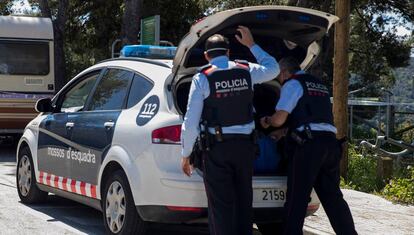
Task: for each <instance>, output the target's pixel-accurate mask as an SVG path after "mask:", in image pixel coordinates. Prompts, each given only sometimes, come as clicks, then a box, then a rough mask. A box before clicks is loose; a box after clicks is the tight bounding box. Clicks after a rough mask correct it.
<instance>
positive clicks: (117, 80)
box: [88, 69, 134, 111]
mask: <svg viewBox="0 0 414 235" xmlns="http://www.w3.org/2000/svg"><path fill="white" fill-rule="evenodd" d="M133 75H134V74H133V73H132V72H130V71H126V70H121V69H108V70H107V71H106V72H105V74H104V75H103V77H102V79H101V80H100V82H99V84H98V86H97V87H96V90H95V92H94V94H93V96H92V99H91V102H90V105H89V108H88V110H90V111H93V110H119V109H122V108H123V107H124V102H125V98H126V95H127V93H128V87H129V84H130V83H131V80H132V77H133Z"/></svg>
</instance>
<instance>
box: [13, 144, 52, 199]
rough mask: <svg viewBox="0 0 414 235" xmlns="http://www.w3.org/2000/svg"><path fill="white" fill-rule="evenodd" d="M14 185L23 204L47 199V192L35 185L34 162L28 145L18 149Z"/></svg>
mask: <svg viewBox="0 0 414 235" xmlns="http://www.w3.org/2000/svg"><path fill="white" fill-rule="evenodd" d="M16 185H17V193H18V194H19V197H20V200H21V201H22V202H23V203H25V204H33V203H39V202H43V201H45V200H46V199H47V195H48V192H44V191H41V190H40V189H39V188H38V187H37V185H36V176H35V170H34V164H33V159H32V154H31V153H30V149H29V147H23V148H22V149H20V151H19V157H18V161H17V169H16Z"/></svg>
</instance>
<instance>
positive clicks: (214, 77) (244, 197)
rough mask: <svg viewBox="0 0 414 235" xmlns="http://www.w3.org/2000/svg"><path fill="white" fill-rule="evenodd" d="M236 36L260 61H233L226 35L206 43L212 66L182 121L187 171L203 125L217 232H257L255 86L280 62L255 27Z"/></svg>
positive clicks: (203, 72) (199, 79)
mask: <svg viewBox="0 0 414 235" xmlns="http://www.w3.org/2000/svg"><path fill="white" fill-rule="evenodd" d="M237 31H238V32H239V33H240V35H235V37H236V39H237V40H238V41H239V42H240V43H241V44H242V45H244V46H246V47H248V48H249V49H250V51H251V53H252V54H253V55H254V56H255V58H256V60H257V61H258V64H253V63H248V62H243V61H229V42H228V40H227V39H226V38H225V37H223V36H222V35H219V34H216V35H213V36H211V37H209V38H208V39H207V41H206V43H205V53H204V55H205V58H206V59H207V60H208V61H209V64H208V65H207V66H204V67H202V68H201V69H200V72H199V73H197V74H196V75H195V76H194V77H193V80H192V83H191V88H190V93H189V99H188V107H187V113H186V115H185V117H184V123H183V125H182V134H181V141H182V142H181V143H182V155H183V157H184V158H183V159H182V169H183V171H184V173H185V174H186V175H188V176H190V175H191V174H192V166H191V164H190V158H189V157H188V156H190V154H191V152H192V149H193V145H194V142H195V140H196V138H197V136H198V134H199V132H200V128H199V124H200V122H202V123H203V125H202V127H201V128H206V129H207V130H208V131H207V132H208V133H209V134H208V135H209V136H210V138H209V142H210V146H209V150H208V152H206V154H203V160H204V169H203V177H204V185H205V189H206V194H207V198H208V212H209V216H208V217H209V229H210V234H212V235H233V234H234V235H252V194H253V193H252V173H253V161H254V158H255V148H254V144H253V140H252V136H251V135H252V132H253V130H254V128H255V126H254V121H253V104H252V102H253V90H252V88H253V84H255V83H262V82H266V81H269V80H272V79H274V78H275V77H276V76H277V75H278V73H279V66H278V64H277V62H276V60H275V59H274V58H273V57H271V56H270V55H269V54H267V53H266V52H265V51H263V50H262V49H261V48H260V47H259V46H258V45H256V44H255V43H254V40H253V37H252V35H251V33H250V30H249V29H248V28H246V27H243V26H239V27H238V28H237Z"/></svg>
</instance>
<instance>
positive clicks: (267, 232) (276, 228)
mask: <svg viewBox="0 0 414 235" xmlns="http://www.w3.org/2000/svg"><path fill="white" fill-rule="evenodd" d="M283 227H284V226H283V223H282V222H273V223H263V224H257V228H258V229H259V231H260V233H261V234H262V235H274V234H282V233H283Z"/></svg>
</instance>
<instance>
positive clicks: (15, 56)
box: [0, 40, 50, 75]
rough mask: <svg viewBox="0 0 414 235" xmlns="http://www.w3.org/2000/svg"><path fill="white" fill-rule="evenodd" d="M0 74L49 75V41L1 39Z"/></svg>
mask: <svg viewBox="0 0 414 235" xmlns="http://www.w3.org/2000/svg"><path fill="white" fill-rule="evenodd" d="M0 51H1V53H0V74H10V75H48V74H49V72H50V71H49V67H50V65H49V43H48V42H35V41H7V40H6V41H3V40H0Z"/></svg>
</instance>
